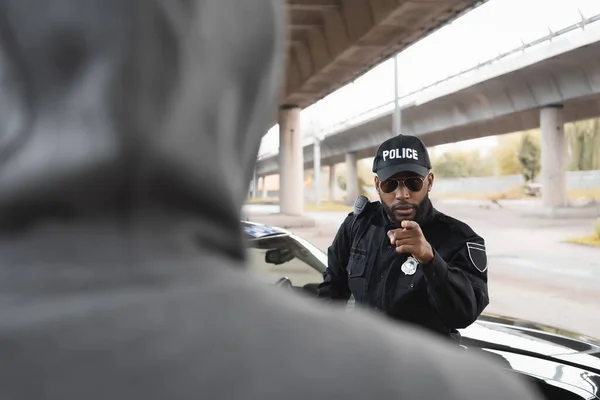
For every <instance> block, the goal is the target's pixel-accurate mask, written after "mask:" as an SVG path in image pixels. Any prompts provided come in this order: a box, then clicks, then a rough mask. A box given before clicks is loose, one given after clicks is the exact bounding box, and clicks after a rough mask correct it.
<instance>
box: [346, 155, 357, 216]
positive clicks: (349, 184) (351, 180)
mask: <svg viewBox="0 0 600 400" xmlns="http://www.w3.org/2000/svg"><path fill="white" fill-rule="evenodd" d="M357 197H358V167H357V165H356V153H346V203H347V204H350V205H352V204H354V201H355V200H356V198H357Z"/></svg>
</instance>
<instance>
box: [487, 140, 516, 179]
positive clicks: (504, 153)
mask: <svg viewBox="0 0 600 400" xmlns="http://www.w3.org/2000/svg"><path fill="white" fill-rule="evenodd" d="M520 141H521V133H520V132H517V133H511V134H508V135H502V136H501V137H500V140H499V143H498V146H497V147H496V148H495V149H494V151H493V154H494V159H495V167H496V174H497V175H517V174H521V172H522V167H521V163H520V162H519V157H518V153H519V148H520Z"/></svg>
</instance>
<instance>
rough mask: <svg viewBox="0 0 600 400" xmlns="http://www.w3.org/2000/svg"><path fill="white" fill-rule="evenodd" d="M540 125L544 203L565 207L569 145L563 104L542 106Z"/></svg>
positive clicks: (541, 177)
mask: <svg viewBox="0 0 600 400" xmlns="http://www.w3.org/2000/svg"><path fill="white" fill-rule="evenodd" d="M540 127H541V131H542V149H541V150H542V157H541V158H542V166H541V167H542V168H541V174H540V183H541V184H542V203H543V204H544V206H546V207H564V206H566V205H567V172H566V164H567V147H566V145H565V135H564V132H563V106H562V105H552V106H548V107H544V108H542V110H541V112H540Z"/></svg>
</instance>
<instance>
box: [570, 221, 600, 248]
mask: <svg viewBox="0 0 600 400" xmlns="http://www.w3.org/2000/svg"><path fill="white" fill-rule="evenodd" d="M594 230H595V232H594V234H593V235H590V236H583V237H574V238H569V239H567V240H566V241H567V242H568V243H574V244H583V245H586V246H593V247H598V248H600V218H598V219H597V220H596V224H595V226H594Z"/></svg>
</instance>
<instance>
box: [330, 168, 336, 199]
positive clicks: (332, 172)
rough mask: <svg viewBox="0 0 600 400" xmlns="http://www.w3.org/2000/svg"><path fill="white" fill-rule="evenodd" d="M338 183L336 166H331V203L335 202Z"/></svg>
mask: <svg viewBox="0 0 600 400" xmlns="http://www.w3.org/2000/svg"><path fill="white" fill-rule="evenodd" d="M336 187H337V181H336V179H335V164H331V165H330V166H329V201H335V188H336Z"/></svg>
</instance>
